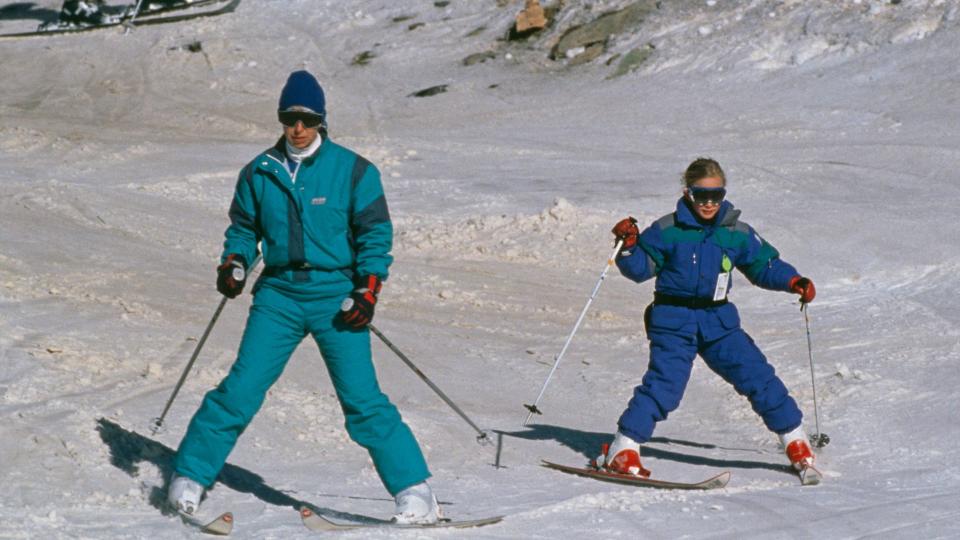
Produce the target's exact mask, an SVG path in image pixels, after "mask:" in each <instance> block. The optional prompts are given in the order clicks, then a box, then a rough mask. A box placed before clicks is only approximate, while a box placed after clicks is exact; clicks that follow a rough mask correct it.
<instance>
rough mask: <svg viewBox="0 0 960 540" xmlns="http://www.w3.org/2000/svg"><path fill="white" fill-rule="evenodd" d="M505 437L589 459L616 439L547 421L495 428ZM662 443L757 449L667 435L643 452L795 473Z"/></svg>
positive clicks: (719, 465) (681, 460)
mask: <svg viewBox="0 0 960 540" xmlns="http://www.w3.org/2000/svg"><path fill="white" fill-rule="evenodd" d="M496 433H498V434H501V435H503V436H505V437H516V438H518V439H526V440H531V441H546V440H554V441H557V442H558V443H560V444H562V445H563V446H566V447H567V448H570V449H571V450H573V451H575V452H577V453H579V454H582V455H583V456H584V457H585V458H587V459H588V460H592V459H594V458H596V457H597V455H599V454H600V445H602V444H604V443H609V442H611V441H612V440H613V438H612V436H611V434H610V433H599V432H593V431H581V430H578V429H570V428H565V427H560V426H551V425H545V424H532V425H530V426H528V427H527V429H526V430H525V431H496ZM663 446H668V447H674V446H685V447H688V448H696V449H702V450H734V451H738V452H744V451H753V452H757V450H745V449H738V448H726V447H722V446H718V445H715V444H709V443H699V442H694V441H685V440H681V439H670V438H667V437H653V438H652V439H650V441H649V442H647V443H645V444H644V445H643V450H642V452H641V453H642V455H643V456H644V457H650V458H656V459H663V460H668V461H675V462H678V463H685V464H688V465H702V466H705V467H716V468H720V469H767V470H771V471H777V472H787V473H792V469H791V468H790V466H789V465H787V464H785V463H783V464H780V463H769V462H766V461H755V460H745V459H723V458H716V457H707V456H703V455H697V454H689V453H682V452H678V451H676V450H674V449H665V448H663Z"/></svg>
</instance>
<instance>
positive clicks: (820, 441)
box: [800, 302, 830, 448]
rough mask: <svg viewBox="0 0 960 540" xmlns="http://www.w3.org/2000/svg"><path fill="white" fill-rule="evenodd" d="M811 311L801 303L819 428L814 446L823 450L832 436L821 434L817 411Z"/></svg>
mask: <svg viewBox="0 0 960 540" xmlns="http://www.w3.org/2000/svg"><path fill="white" fill-rule="evenodd" d="M809 310H810V307H809V305H808V304H806V303H803V302H801V303H800V311H802V312H803V321H804V322H805V323H806V325H807V356H808V357H809V358H810V385H811V386H812V387H813V418H814V421H815V422H816V427H817V434H816V435H814V436H813V445H814V446H816V447H817V448H823V447H824V446H826V445H827V444H828V443H829V442H830V436H829V435H827V434H826V433H820V412H819V411H818V410H817V380H816V378H815V377H814V376H813V346H812V345H811V344H810V316H809V315H807V312H808V311H809Z"/></svg>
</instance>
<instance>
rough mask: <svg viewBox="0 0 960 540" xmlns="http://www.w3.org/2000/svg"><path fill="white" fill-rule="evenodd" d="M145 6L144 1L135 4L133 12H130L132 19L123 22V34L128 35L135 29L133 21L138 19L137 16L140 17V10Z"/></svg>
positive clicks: (140, 0)
mask: <svg viewBox="0 0 960 540" xmlns="http://www.w3.org/2000/svg"><path fill="white" fill-rule="evenodd" d="M142 6H143V0H137V1H136V2H134V4H133V11H129V12H128V13H129V14H130V18H128V19H127V20H126V21H124V22H123V34H124V35H127V34H128V33H129V32H130V29H131V28H133V21H135V20H136V19H137V15H140V8H141V7H142Z"/></svg>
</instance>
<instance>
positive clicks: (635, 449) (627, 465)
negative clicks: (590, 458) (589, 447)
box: [594, 432, 650, 478]
mask: <svg viewBox="0 0 960 540" xmlns="http://www.w3.org/2000/svg"><path fill="white" fill-rule="evenodd" d="M600 452H601V454H600V456H599V457H597V459H596V461H594V466H596V467H597V468H598V469H605V470H607V471H609V472H614V473H617V474H629V475H631V476H641V477H643V478H649V477H650V471H649V470H647V469H644V468H643V465H642V464H641V463H640V443H638V442H636V441H634V440H633V439H631V438H630V437H627V436H626V435H624V434H622V433H620V432H617V435H616V437H614V439H613V445H609V444H604V445H602V446H601V447H600Z"/></svg>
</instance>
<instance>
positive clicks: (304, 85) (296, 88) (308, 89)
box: [277, 71, 327, 116]
mask: <svg viewBox="0 0 960 540" xmlns="http://www.w3.org/2000/svg"><path fill="white" fill-rule="evenodd" d="M296 106H300V107H306V108H308V109H310V110H311V111H313V112H315V113H317V114H321V115H324V116H326V114H327V108H326V106H327V102H326V99H325V98H324V97H323V88H320V83H318V82H317V79H315V78H314V77H313V75H311V74H310V73H308V72H306V71H294V72H293V73H291V74H290V77H288V78H287V84H285V85H283V91H282V92H280V106H279V108H278V109H277V110H279V111H285V110H287V109H289V108H290V107H296Z"/></svg>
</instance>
